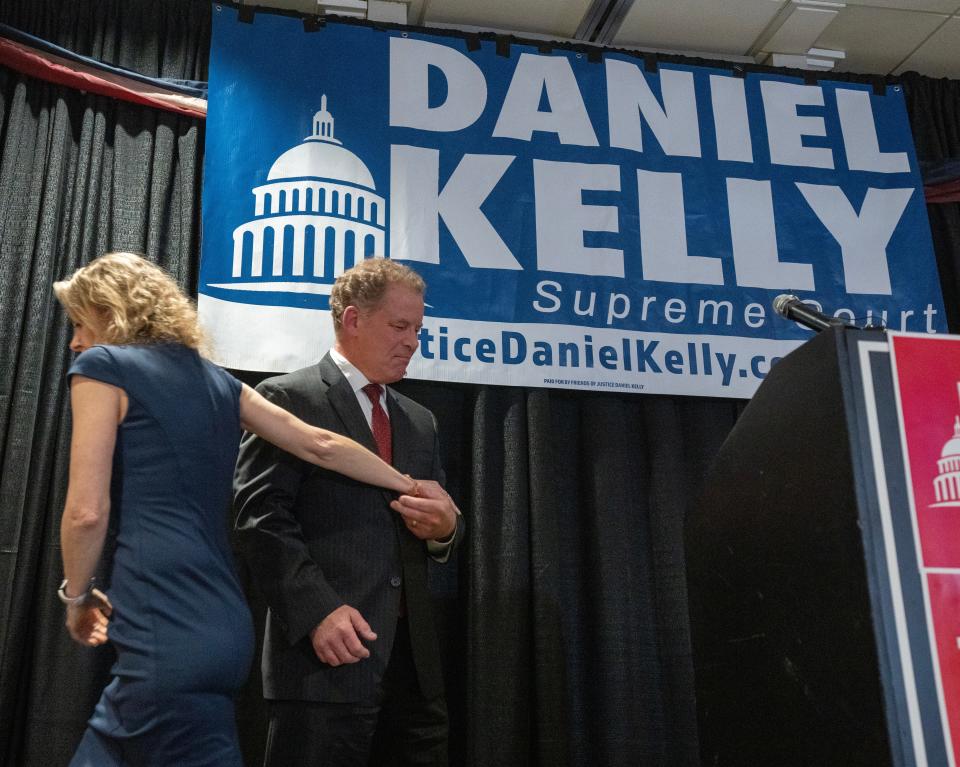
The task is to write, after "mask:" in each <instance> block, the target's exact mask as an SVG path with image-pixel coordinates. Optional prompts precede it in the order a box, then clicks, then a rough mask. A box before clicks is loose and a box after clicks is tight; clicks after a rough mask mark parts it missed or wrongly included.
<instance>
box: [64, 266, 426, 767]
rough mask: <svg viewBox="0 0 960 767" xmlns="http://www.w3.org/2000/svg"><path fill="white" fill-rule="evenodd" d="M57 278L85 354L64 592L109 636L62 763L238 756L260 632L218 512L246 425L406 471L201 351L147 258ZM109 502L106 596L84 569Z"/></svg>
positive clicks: (315, 449)
mask: <svg viewBox="0 0 960 767" xmlns="http://www.w3.org/2000/svg"><path fill="white" fill-rule="evenodd" d="M54 290H55V292H56V295H57V298H58V299H59V300H60V302H61V303H62V304H63V305H64V307H65V308H66V310H67V313H68V314H69V315H70V318H71V320H72V321H73V324H74V337H73V341H72V342H71V344H70V348H71V349H72V350H73V351H75V352H79V356H78V357H77V358H76V361H75V362H74V364H73V366H72V367H71V368H70V371H69V373H68V376H69V379H70V392H71V395H70V396H71V407H72V411H73V437H72V442H71V449H70V481H69V486H68V491H67V501H66V507H65V509H64V514H63V521H62V524H61V544H62V549H63V565H64V575H65V580H64V582H63V584H62V585H61V588H60V592H59V593H60V597H61V599H63V600H64V602H66V603H67V627H68V629H69V631H70V634H71V636H72V637H73V638H74V639H75V640H77V641H78V642H81V643H83V644H85V645H89V646H96V645H99V644H102V643H103V642H105V641H107V639H108V633H109V641H110V642H112V643H113V645H114V646H115V648H116V650H117V661H116V664H115V665H114V667H113V669H112V674H113V678H112V680H111V681H110V683H109V684H108V685H107V687H106V689H105V690H104V692H103V695H102V697H101V698H100V701H99V703H98V704H97V707H96V710H95V711H94V714H93V716H92V718H91V719H90V721H89V724H88V727H87V730H86V732H85V734H84V737H83V740H82V741H81V743H80V746H79V748H78V750H77V752H76V754H75V755H74V758H73V761H72V762H71V765H91V767H92V766H94V765H96V766H97V767H102V766H103V765H158V766H159V765H165V766H166V765H177V767H184V766H186V765H211V766H213V765H216V767H230V766H232V765H241V764H242V760H241V757H240V750H239V746H238V740H237V733H236V726H235V723H234V709H233V697H234V695H235V694H236V692H237V691H238V690H239V688H240V686H241V685H242V684H243V682H244V680H245V679H246V677H247V673H248V671H249V668H250V662H251V656H252V652H253V627H252V623H251V618H250V613H249V610H248V608H247V605H246V602H245V600H244V596H243V593H242V591H241V588H240V584H239V582H238V580H237V575H236V572H235V569H234V563H233V559H232V554H231V551H230V547H229V543H228V537H227V525H226V514H227V510H228V509H229V507H230V493H231V480H232V476H233V470H234V464H235V462H236V457H237V450H238V445H239V440H240V435H241V431H242V430H244V429H246V430H248V431H252V432H255V433H257V434H259V435H260V436H262V437H264V438H265V439H267V440H269V441H271V442H274V443H275V444H277V445H278V446H280V447H282V448H284V449H285V450H289V451H290V452H292V453H294V454H296V455H297V456H298V457H300V458H303V459H305V460H309V461H312V462H313V463H316V464H318V465H320V466H323V467H324V468H327V469H331V470H334V471H339V472H342V473H344V474H346V475H348V476H350V477H352V478H354V479H358V480H360V481H363V482H368V483H370V484H376V485H381V486H383V487H386V488H389V489H391V490H394V491H396V492H399V493H409V494H415V492H416V484H415V483H414V482H413V481H412V480H410V479H409V478H406V477H404V476H402V475H401V474H399V473H398V472H397V471H396V470H395V469H393V468H392V467H390V466H388V465H387V464H385V463H383V462H382V461H381V460H380V459H379V458H377V457H376V456H374V455H373V454H372V453H370V452H369V451H367V450H366V449H365V448H363V447H361V446H360V445H358V444H357V443H355V442H353V441H351V440H349V439H347V438H346V437H342V436H340V435H337V434H333V433H331V432H327V431H325V430H323V429H318V428H315V427H312V426H308V425H307V424H305V423H303V422H302V421H299V420H298V419H296V418H295V417H294V416H292V415H291V414H289V413H287V412H286V411H285V410H282V409H281V408H279V407H277V406H275V405H273V404H271V403H269V402H267V401H266V400H265V399H263V398H262V397H261V396H260V395H259V394H257V393H256V392H255V391H253V390H252V389H251V388H250V387H248V386H246V385H243V384H241V383H240V382H239V381H237V380H236V379H235V378H233V377H232V376H230V375H229V374H228V373H226V372H225V371H223V370H221V369H220V368H218V367H217V366H215V365H213V364H212V363H210V362H208V361H207V360H205V359H204V358H203V357H202V356H201V355H200V354H199V352H198V348H199V346H200V345H201V342H202V339H201V333H200V330H199V328H198V326H197V320H196V312H195V310H194V308H193V305H192V304H191V302H190V301H189V300H188V299H187V298H186V297H185V296H184V295H183V294H182V293H181V292H180V290H179V289H178V288H177V286H176V284H175V283H174V282H173V280H172V279H171V278H170V277H169V276H168V275H167V274H166V273H165V272H163V271H162V270H161V269H159V268H158V267H156V266H155V265H153V264H151V263H150V262H148V261H146V260H145V259H143V258H141V257H139V256H136V255H133V254H129V253H111V254H107V255H105V256H102V257H100V258H98V259H96V260H95V261H93V262H91V263H90V264H89V265H88V266H86V267H84V268H83V269H80V270H78V271H77V272H76V273H74V275H73V276H72V277H71V278H70V279H69V280H66V281H64V282H58V283H57V284H56V285H55V286H54ZM110 515H116V516H117V522H118V525H117V530H118V532H117V539H116V550H115V553H114V555H113V561H112V573H111V578H110V584H109V588H106V589H104V590H103V591H101V590H99V589H97V588H94V584H93V582H92V578H93V574H94V571H95V569H96V567H97V563H98V561H99V558H100V555H101V552H102V550H103V545H104V541H105V538H106V533H107V521H108V517H109V516H110ZM366 638H367V639H371V640H372V639H374V638H375V635H374V634H373V633H372V632H370V631H369V627H367V632H366Z"/></svg>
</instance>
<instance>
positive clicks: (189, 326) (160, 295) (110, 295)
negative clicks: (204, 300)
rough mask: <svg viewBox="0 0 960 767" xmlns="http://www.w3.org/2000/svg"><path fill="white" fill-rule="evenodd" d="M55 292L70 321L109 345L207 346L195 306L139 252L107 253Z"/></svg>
mask: <svg viewBox="0 0 960 767" xmlns="http://www.w3.org/2000/svg"><path fill="white" fill-rule="evenodd" d="M53 292H54V293H55V294H56V296H57V300H58V301H60V303H61V304H63V308H64V309H66V310H67V314H69V315H70V317H71V319H73V320H76V321H79V322H83V323H84V324H89V325H91V326H92V327H96V328H97V329H98V330H99V331H100V332H99V334H98V335H99V338H98V340H101V341H103V342H104V343H108V344H135V343H151V342H156V341H175V342H177V343H181V344H183V345H184V346H188V347H190V348H191V349H198V348H200V347H201V346H202V345H203V343H204V338H203V333H202V331H201V330H200V326H199V324H198V323H197V310H196V308H195V307H194V305H193V302H192V301H191V300H190V299H189V298H187V296H185V295H184V294H183V291H181V290H180V288H179V287H178V286H177V283H175V282H174V281H173V278H172V277H171V276H170V275H169V274H167V273H166V272H165V271H163V269H161V268H160V267H159V266H157V265H156V264H153V263H151V262H150V261H147V260H146V259H145V258H143V257H142V256H139V255H137V254H136V253H126V252H116V253H106V254H104V255H102V256H100V257H99V258H96V259H94V260H93V261H91V262H90V263H89V264H87V265H86V266H84V267H83V268H81V269H77V271H75V272H74V273H73V274H72V275H71V276H70V278H69V279H66V280H62V281H60V282H55V283H54V284H53Z"/></svg>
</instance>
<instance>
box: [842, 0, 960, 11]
mask: <svg viewBox="0 0 960 767" xmlns="http://www.w3.org/2000/svg"><path fill="white" fill-rule="evenodd" d="M842 2H845V3H846V4H847V5H872V6H873V7H874V8H896V9H899V10H901V11H933V12H934V13H955V12H956V11H958V10H960V0H842Z"/></svg>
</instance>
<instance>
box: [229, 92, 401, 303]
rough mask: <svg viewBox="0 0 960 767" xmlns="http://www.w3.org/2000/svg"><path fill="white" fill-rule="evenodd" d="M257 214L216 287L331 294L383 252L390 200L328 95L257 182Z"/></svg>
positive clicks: (284, 299) (282, 298)
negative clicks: (342, 133) (347, 139)
mask: <svg viewBox="0 0 960 767" xmlns="http://www.w3.org/2000/svg"><path fill="white" fill-rule="evenodd" d="M251 191H252V193H253V196H254V210H253V218H251V219H250V220H248V221H246V222H245V223H243V224H241V225H240V226H238V227H237V228H236V229H234V231H233V258H232V269H231V274H230V279H229V280H225V281H218V282H217V283H211V284H210V287H212V288H221V289H226V290H236V291H254V292H258V293H274V294H278V295H277V302H276V303H278V304H287V303H289V302H290V294H315V295H316V294H320V295H329V294H330V290H331V288H332V286H333V282H334V280H335V279H336V278H337V277H338V276H339V275H341V274H342V273H343V272H344V271H345V270H346V269H349V268H350V267H351V266H353V265H354V264H355V263H357V262H358V261H361V260H363V259H365V258H375V257H382V256H383V255H384V252H385V251H384V245H385V241H386V224H385V222H386V206H385V201H384V198H383V197H381V196H380V195H378V194H377V192H376V184H375V183H374V180H373V176H372V175H371V173H370V171H369V169H368V168H367V166H366V165H364V163H363V161H362V160H361V159H360V158H359V157H357V156H356V155H355V154H354V153H353V152H351V151H350V150H349V149H347V148H345V147H344V146H343V144H342V142H341V141H339V140H338V139H337V138H336V137H335V136H334V129H333V116H332V115H331V114H330V112H329V111H327V97H326V95H324V96H322V97H321V99H320V111H318V112H317V113H316V114H315V115H314V116H313V132H312V133H311V135H309V136H307V137H306V138H305V139H304V140H303V141H302V142H301V143H300V144H298V145H297V146H295V147H293V148H292V149H288V150H287V151H286V152H284V153H283V154H281V155H280V156H279V157H278V158H277V159H276V160H275V161H274V163H273V165H272V166H271V167H270V170H269V172H268V173H267V183H265V184H263V185H261V186H257V187H254V188H253V189H252V190H251Z"/></svg>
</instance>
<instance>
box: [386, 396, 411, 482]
mask: <svg viewBox="0 0 960 767" xmlns="http://www.w3.org/2000/svg"><path fill="white" fill-rule="evenodd" d="M387 410H388V411H389V413H390V432H391V434H392V439H393V465H394V466H395V467H396V468H397V470H398V471H400V472H401V473H402V474H408V473H409V466H408V465H407V456H409V455H410V445H411V442H412V441H413V424H412V423H411V421H410V416H409V415H407V411H406V410H405V409H404V407H403V405H401V404H400V400H399V399H398V398H397V395H396V393H394V391H393V390H392V389H390V387H389V386H388V387H387Z"/></svg>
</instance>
